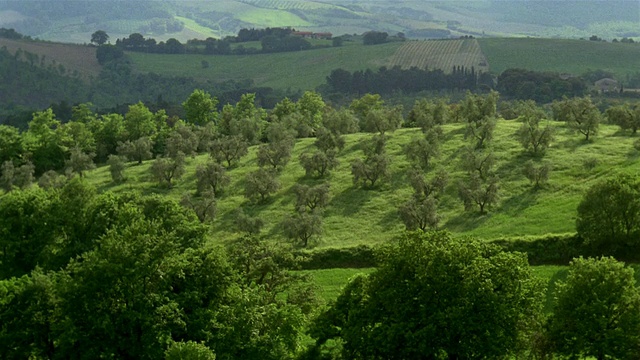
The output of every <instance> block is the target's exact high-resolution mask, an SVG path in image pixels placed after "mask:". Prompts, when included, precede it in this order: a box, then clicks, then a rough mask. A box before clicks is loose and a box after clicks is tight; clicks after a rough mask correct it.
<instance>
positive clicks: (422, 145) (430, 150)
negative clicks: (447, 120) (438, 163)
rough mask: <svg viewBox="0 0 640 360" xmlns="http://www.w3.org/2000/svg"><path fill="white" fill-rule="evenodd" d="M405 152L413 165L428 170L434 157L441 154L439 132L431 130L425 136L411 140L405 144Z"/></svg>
mask: <svg viewBox="0 0 640 360" xmlns="http://www.w3.org/2000/svg"><path fill="white" fill-rule="evenodd" d="M404 153H405V155H406V156H407V160H409V162H410V163H411V164H412V165H413V166H415V167H417V168H419V169H422V170H424V171H426V170H428V169H429V167H430V165H431V161H432V159H434V158H436V157H437V156H438V155H440V140H439V139H438V135H437V132H436V131H434V130H429V131H428V132H427V134H426V135H425V136H423V137H421V138H416V139H413V140H411V142H410V143H408V144H407V145H405V147H404Z"/></svg>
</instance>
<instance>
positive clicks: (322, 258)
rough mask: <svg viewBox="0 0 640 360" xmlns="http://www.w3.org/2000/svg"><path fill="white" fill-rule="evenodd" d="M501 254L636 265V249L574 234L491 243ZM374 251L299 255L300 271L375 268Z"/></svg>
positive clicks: (548, 261) (550, 261) (639, 256)
mask: <svg viewBox="0 0 640 360" xmlns="http://www.w3.org/2000/svg"><path fill="white" fill-rule="evenodd" d="M491 243H493V244H496V245H498V246H500V247H502V248H503V249H504V250H505V251H519V252H523V253H526V254H527V255H528V257H529V264H531V265H568V264H569V262H570V261H571V260H572V259H573V258H576V257H579V256H584V257H588V256H601V255H607V256H609V255H612V256H614V257H616V258H618V259H619V260H623V261H627V262H638V261H640V245H635V246H625V247H624V248H622V247H617V248H616V249H615V251H612V250H608V251H602V250H599V249H594V248H592V247H591V246H589V244H587V243H585V241H584V240H583V239H582V238H581V237H580V236H579V235H578V234H575V233H574V234H552V235H543V236H538V237H529V236H527V237H518V238H504V239H496V240H492V241H491ZM375 252H376V249H375V247H372V246H368V245H358V246H355V247H349V248H328V249H319V250H312V251H299V252H298V253H297V254H296V255H298V256H300V257H301V258H302V262H301V267H302V269H304V270H317V269H331V268H365V267H375V266H376V265H377V264H376V256H375Z"/></svg>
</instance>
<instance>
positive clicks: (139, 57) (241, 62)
mask: <svg viewBox="0 0 640 360" xmlns="http://www.w3.org/2000/svg"><path fill="white" fill-rule="evenodd" d="M401 44H402V43H388V44H383V45H376V46H363V45H345V46H341V47H337V48H325V49H315V50H308V51H298V52H286V53H276V54H256V55H224V56H223V55H160V54H144V53H129V55H130V56H131V58H132V59H133V63H134V68H135V70H137V71H140V72H155V73H159V74H164V75H176V76H189V77H194V78H198V79H208V80H214V81H224V80H229V79H234V80H241V79H252V80H253V81H254V83H255V85H256V86H269V87H273V88H281V89H286V88H292V89H314V88H315V87H317V86H318V85H320V84H322V83H324V81H325V78H326V77H327V76H328V75H329V73H330V72H331V70H333V69H336V68H343V69H345V70H349V71H354V70H364V69H367V68H373V69H377V68H379V67H380V66H383V65H386V64H387V62H388V59H389V57H391V56H392V55H393V54H394V53H395V51H396V50H397V49H398V48H399V47H400V46H401ZM203 60H205V61H207V62H209V64H210V66H209V67H208V68H206V69H203V68H202V61H203Z"/></svg>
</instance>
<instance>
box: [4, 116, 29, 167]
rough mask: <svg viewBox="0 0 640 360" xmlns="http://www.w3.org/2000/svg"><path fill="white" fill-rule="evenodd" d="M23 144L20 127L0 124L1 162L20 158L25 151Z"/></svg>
mask: <svg viewBox="0 0 640 360" xmlns="http://www.w3.org/2000/svg"><path fill="white" fill-rule="evenodd" d="M23 146H24V145H23V139H22V137H21V136H20V130H19V129H18V128H16V127H13V126H9V125H3V124H0V163H4V162H5V161H8V160H11V161H14V160H15V159H18V157H19V156H20V155H21V154H22V152H23V151H24V148H23Z"/></svg>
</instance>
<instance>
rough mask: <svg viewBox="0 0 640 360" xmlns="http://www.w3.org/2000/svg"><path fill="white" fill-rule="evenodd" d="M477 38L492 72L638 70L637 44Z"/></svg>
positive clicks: (622, 72) (639, 46) (639, 47)
mask: <svg viewBox="0 0 640 360" xmlns="http://www.w3.org/2000/svg"><path fill="white" fill-rule="evenodd" d="M478 42H479V43H480V47H481V48H482V52H484V54H485V55H486V57H487V60H488V61H489V64H491V71H492V72H494V73H496V74H500V73H501V72H502V71H504V70H506V69H509V68H521V69H528V70H536V71H554V72H560V73H570V74H573V75H581V74H583V73H585V72H586V71H588V70H596V69H603V70H607V71H611V72H613V73H615V74H616V75H617V76H618V77H620V78H621V79H624V77H625V76H626V75H627V74H629V73H634V72H637V71H640V67H639V65H640V60H639V59H640V44H622V43H605V42H597V41H588V40H559V39H524V38H494V39H491V38H486V39H478Z"/></svg>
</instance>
